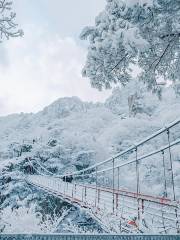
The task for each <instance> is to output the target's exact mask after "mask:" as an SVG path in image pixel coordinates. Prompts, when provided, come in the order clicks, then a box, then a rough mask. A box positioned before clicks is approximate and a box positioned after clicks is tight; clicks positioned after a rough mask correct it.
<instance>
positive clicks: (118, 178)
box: [118, 167, 120, 190]
mask: <svg viewBox="0 0 180 240" xmlns="http://www.w3.org/2000/svg"><path fill="white" fill-rule="evenodd" d="M119 174H120V169H119V167H118V190H119V177H120V176H119Z"/></svg>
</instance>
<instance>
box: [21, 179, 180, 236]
mask: <svg viewBox="0 0 180 240" xmlns="http://www.w3.org/2000/svg"><path fill="white" fill-rule="evenodd" d="M26 180H27V182H28V183H30V184H32V185H34V186H36V187H39V188H41V189H43V190H45V191H47V192H48V193H50V194H54V195H56V196H57V197H60V198H63V199H65V200H66V201H68V202H71V203H72V204H78V205H79V206H80V207H83V208H88V209H91V210H93V212H94V214H96V215H97V214H99V215H102V216H103V214H102V213H106V214H113V215H115V216H116V217H119V218H121V219H122V220H123V221H125V222H126V223H127V222H128V220H129V219H130V218H131V217H132V216H137V215H138V214H139V215H140V218H141V219H146V223H147V224H148V225H150V227H151V228H153V230H154V228H157V229H156V232H157V233H164V231H165V233H169V234H170V233H171V234H172V233H173V234H174V233H176V224H177V221H178V220H179V219H180V211H179V207H178V203H175V202H171V201H170V200H169V199H164V198H155V197H152V196H147V195H142V194H140V195H138V198H137V194H135V193H132V192H126V191H124V190H123V191H121V190H113V189H107V188H102V187H96V186H91V185H89V186H87V185H82V184H77V183H73V184H72V183H65V182H63V181H62V180H60V179H57V178H53V177H45V176H34V175H32V176H29V177H28V178H27V179H26ZM177 217H178V219H177ZM102 218H103V217H102ZM139 224H140V223H139ZM125 225H126V224H125ZM165 229H166V230H165ZM129 231H130V230H129Z"/></svg>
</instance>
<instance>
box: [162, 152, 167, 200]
mask: <svg viewBox="0 0 180 240" xmlns="http://www.w3.org/2000/svg"><path fill="white" fill-rule="evenodd" d="M162 157H163V177H164V197H167V182H166V167H165V157H164V150H163V151H162Z"/></svg>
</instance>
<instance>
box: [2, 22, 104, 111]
mask: <svg viewBox="0 0 180 240" xmlns="http://www.w3.org/2000/svg"><path fill="white" fill-rule="evenodd" d="M3 46H4V47H5V52H6V59H5V60H6V61H5V63H4V64H1V63H0V105H1V106H3V108H1V109H0V114H1V115H2V114H7V113H12V112H21V111H25V112H31V111H38V110H40V109H41V108H42V107H44V106H46V105H48V104H49V103H51V102H52V101H54V100H56V99H57V98H59V97H64V96H74V95H76V96H79V97H80V98H82V99H83V100H87V101H91V100H92V101H99V100H101V101H102V100H104V99H105V97H106V96H107V95H108V92H104V93H99V92H98V91H97V90H95V89H91V87H90V84H89V81H88V79H84V78H82V77H81V68H82V65H83V64H84V61H85V55H86V52H85V50H84V49H83V48H82V47H80V46H78V45H77V43H76V42H75V40H73V39H72V38H68V37H66V38H61V37H60V36H58V35H51V36H49V35H48V32H46V30H45V29H43V30H42V29H40V28H38V27H37V26H35V25H31V26H30V25H29V26H26V27H25V36H24V37H23V38H22V39H11V40H10V41H8V42H7V43H5V44H4V45H3ZM1 48H2V46H1Z"/></svg>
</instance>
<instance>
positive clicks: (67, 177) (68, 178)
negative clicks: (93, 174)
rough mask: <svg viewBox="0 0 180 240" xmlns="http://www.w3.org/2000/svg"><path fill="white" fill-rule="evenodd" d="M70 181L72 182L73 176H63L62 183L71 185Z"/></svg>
mask: <svg viewBox="0 0 180 240" xmlns="http://www.w3.org/2000/svg"><path fill="white" fill-rule="evenodd" d="M72 180H73V176H72V175H68V176H64V177H63V181H64V182H68V183H71V182H72Z"/></svg>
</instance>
